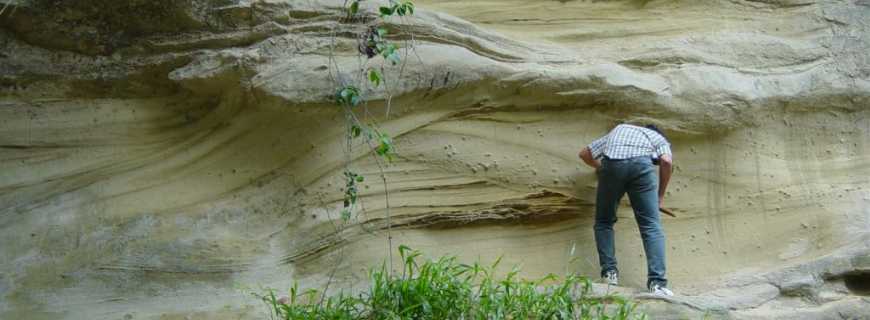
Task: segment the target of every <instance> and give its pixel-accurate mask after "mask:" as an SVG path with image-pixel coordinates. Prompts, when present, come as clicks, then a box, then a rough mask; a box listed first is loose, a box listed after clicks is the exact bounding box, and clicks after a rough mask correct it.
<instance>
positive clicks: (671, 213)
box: [659, 208, 677, 218]
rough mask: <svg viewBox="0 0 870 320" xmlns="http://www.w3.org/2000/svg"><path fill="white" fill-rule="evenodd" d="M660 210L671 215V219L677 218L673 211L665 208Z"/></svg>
mask: <svg viewBox="0 0 870 320" xmlns="http://www.w3.org/2000/svg"><path fill="white" fill-rule="evenodd" d="M659 210H661V211H662V212H663V213H664V214H666V215H669V216H671V217H674V218H676V217H677V215H675V214H674V213H673V212H671V210H668V209H665V208H659Z"/></svg>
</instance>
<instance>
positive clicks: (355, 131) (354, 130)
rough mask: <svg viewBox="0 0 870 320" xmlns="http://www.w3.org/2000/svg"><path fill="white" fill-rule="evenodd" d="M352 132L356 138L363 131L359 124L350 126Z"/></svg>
mask: <svg viewBox="0 0 870 320" xmlns="http://www.w3.org/2000/svg"><path fill="white" fill-rule="evenodd" d="M350 133H351V135H352V136H353V137H354V138H356V137H359V135H360V133H362V128H360V127H359V126H358V125H353V126H351V127H350Z"/></svg>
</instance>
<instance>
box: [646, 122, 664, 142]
mask: <svg viewBox="0 0 870 320" xmlns="http://www.w3.org/2000/svg"><path fill="white" fill-rule="evenodd" d="M643 127H644V128H647V129H650V130H652V131H655V132H656V133H658V134H660V135H662V138H665V140H668V136H666V135H665V133H664V132H662V130H660V129H659V127H657V126H656V125H654V124H652V123H648V124H647V125H645V126H643ZM668 142H671V141H670V140H668Z"/></svg>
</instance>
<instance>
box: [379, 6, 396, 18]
mask: <svg viewBox="0 0 870 320" xmlns="http://www.w3.org/2000/svg"><path fill="white" fill-rule="evenodd" d="M394 10H395V8H394V7H381V8H380V9H379V11H380V12H381V16H382V17H383V16H391V15H393V11H394Z"/></svg>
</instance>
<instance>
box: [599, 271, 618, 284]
mask: <svg viewBox="0 0 870 320" xmlns="http://www.w3.org/2000/svg"><path fill="white" fill-rule="evenodd" d="M602 280H604V282H605V283H607V284H609V285H611V286H616V285H619V273H618V272H616V270H608V271H607V272H605V273H604V277H602Z"/></svg>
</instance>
